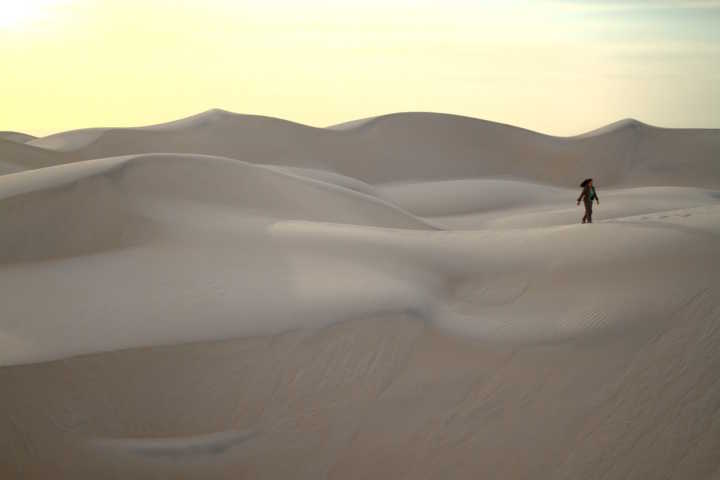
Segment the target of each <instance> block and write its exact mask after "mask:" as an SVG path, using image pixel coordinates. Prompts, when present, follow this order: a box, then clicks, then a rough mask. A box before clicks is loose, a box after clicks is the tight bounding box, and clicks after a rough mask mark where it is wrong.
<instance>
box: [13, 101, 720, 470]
mask: <svg viewBox="0 0 720 480" xmlns="http://www.w3.org/2000/svg"><path fill="white" fill-rule="evenodd" d="M718 138H720V137H718V133H717V131H701V130H665V129H658V128H655V127H651V126H648V125H644V124H642V123H640V122H637V121H632V120H627V121H621V122H619V123H617V124H613V125H610V126H608V127H606V128H604V129H601V130H599V131H594V132H589V133H588V134H586V135H582V136H578V137H572V138H556V137H549V136H545V135H540V134H537V133H534V132H528V131H525V130H521V129H516V128H513V127H509V126H506V125H499V124H493V123H491V122H483V121H480V120H475V119H468V118H464V117H455V116H448V115H437V114H398V115H390V116H385V117H377V118H372V119H366V120H363V121H358V122H354V123H352V124H349V125H341V126H337V127H332V128H329V129H315V128H310V127H306V126H302V125H297V124H293V123H290V122H285V121H281V120H277V119H269V118H265V117H255V116H241V115H235V114H231V113H229V112H224V111H217V110H216V111H211V112H206V113H204V114H201V115H197V116H194V117H190V118H187V119H183V120H180V121H177V122H171V123H168V124H163V125H156V126H151V127H143V128H136V129H90V130H84V131H76V132H68V133H62V134H58V135H54V136H50V137H46V138H42V139H36V140H30V141H29V142H28V143H27V144H24V143H18V142H17V141H13V142H12V146H11V147H7V148H6V146H7V145H10V144H11V143H10V142H9V141H7V143H1V142H0V168H1V167H2V165H10V164H12V168H13V169H14V170H12V171H13V172H17V171H18V170H22V171H19V172H17V173H12V174H8V175H2V176H0V228H1V230H2V231H1V233H0V305H2V307H1V308H0V478H2V479H5V478H9V479H14V478H22V479H46V478H73V479H84V478H88V479H90V478H106V477H107V476H108V475H114V476H116V477H118V478H138V479H156V478H198V479H212V478H219V479H220V478H222V479H224V478H227V479H230V478H307V479H316V478H330V479H348V478H349V479H353V478H412V479H434V478H459V479H465V478H467V479H475V478H507V479H538V478H548V479H549V478H552V479H576V478H588V479H594V478H597V479H621V478H622V479H627V478H638V479H644V478H677V479H686V478H693V479H713V478H715V477H716V476H717V473H718V471H720V457H718V455H717V452H718V451H720V450H719V449H720V427H718V422H717V421H715V420H714V419H715V418H716V417H717V410H718V406H720V387H719V386H718V382H717V372H718V371H719V368H720V328H718V327H719V326H720V290H718V285H720V269H718V268H717V265H720V241H718V239H720V194H719V193H718V190H717V188H718V184H719V183H720V182H719V181H718V179H720V173H719V171H718V164H717V162H716V161H715V160H713V159H716V158H717V154H718V152H719V151H720V145H719V144H718ZM0 140H2V139H0ZM12 149H14V150H12ZM3 152H20V156H19V157H12V158H10V156H8V155H5V156H3ZM26 154H27V156H26ZM31 155H39V156H38V159H39V160H42V161H45V160H47V159H50V160H51V161H52V162H54V163H61V164H60V165H56V166H52V167H50V168H38V167H40V166H42V167H44V166H46V165H45V164H43V165H40V163H32V162H34V161H35V160H33V158H35V157H32V156H31ZM8 159H10V160H11V161H10V160H8ZM18 159H19V160H18ZM3 162H5V163H3ZM0 173H2V172H0ZM588 175H592V176H593V177H595V178H596V179H598V184H599V185H598V187H599V195H600V197H601V202H602V203H601V205H600V206H599V207H597V208H596V211H595V222H596V223H595V224H593V225H580V224H579V220H580V217H581V216H582V208H581V207H576V205H575V199H576V197H577V195H578V194H579V191H578V189H577V188H575V186H576V183H577V180H578V179H579V178H584V177H585V176H588ZM610 185H614V186H615V187H621V188H606V187H609V186H610Z"/></svg>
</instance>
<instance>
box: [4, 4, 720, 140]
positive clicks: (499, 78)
mask: <svg viewBox="0 0 720 480" xmlns="http://www.w3.org/2000/svg"><path fill="white" fill-rule="evenodd" d="M0 58H2V63H1V65H2V67H1V68H2V70H1V71H0V130H14V131H23V132H26V133H31V134H34V135H47V134H50V133H54V132H58V131H64V130H70V129H76V128H84V127H101V126H102V127H120V126H140V125H148V124H154V123H160V122H165V121H171V120H175V119H178V118H181V117H185V116H188V115H192V114H196V113H199V112H202V111H205V110H208V109H211V108H222V109H225V110H230V111H234V112H238V113H249V114H260V115H268V116H273V117H280V118H285V119H288V120H292V121H296V122H300V123H305V124H308V125H313V126H319V127H324V126H329V125H333V124H337V123H341V122H345V121H349V120H354V119H358V118H364V117H369V116H375V115H381V114H385V113H392V112H401V111H433V112H445V113H453V114H460V115H467V116H472V117H478V118H483V119H486V120H492V121H497V122H502V123H508V124H512V125H516V126H520V127H524V128H529V129H532V130H536V131H540V132H543V133H548V134H553V135H574V134H578V133H582V132H585V131H588V130H592V129H595V128H598V127H600V126H603V125H605V124H608V123H611V122H614V121H616V120H619V119H622V118H628V117H632V118H636V119H639V120H641V121H643V122H646V123H650V124H653V125H658V126H664V127H695V128H720V0H697V1H695V0H622V1H621V0H605V1H603V0H587V1H583V0H576V1H572V0H535V1H531V0H525V1H520V0H472V1H471V0H444V1H438V0H435V1H430V0H415V1H410V0H333V1H331V0H295V1H291V0H262V1H254V0H253V1H251V0H22V1H18V0H0Z"/></svg>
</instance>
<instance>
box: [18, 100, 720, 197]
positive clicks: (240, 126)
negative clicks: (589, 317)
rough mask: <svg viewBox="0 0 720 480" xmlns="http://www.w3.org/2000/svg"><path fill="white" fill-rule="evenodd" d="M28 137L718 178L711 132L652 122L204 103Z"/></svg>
mask: <svg viewBox="0 0 720 480" xmlns="http://www.w3.org/2000/svg"><path fill="white" fill-rule="evenodd" d="M29 144H30V145H33V146H37V147H42V148H45V149H49V150H53V151H55V152H56V154H57V155H56V158H57V162H58V163H63V162H67V161H77V160H84V159H93V158H103V157H110V156H120V155H130V154H139V153H195V154H206V155H216V156H223V157H228V158H236V159H239V160H243V161H247V162H252V163H263V164H274V165H287V166H293V167H304V168H314V169H323V170H329V171H333V172H336V173H339V174H342V175H346V176H349V177H353V178H356V179H359V180H362V181H365V182H367V183H372V184H375V183H384V182H402V181H409V180H448V179H460V178H469V177H486V176H498V175H501V176H512V177H515V178H519V179H525V180H531V181H536V182H541V183H548V184H553V185H558V186H566V187H574V186H575V184H576V183H577V179H578V178H580V177H583V178H584V177H585V176H588V175H591V176H595V177H597V178H598V180H599V181H601V182H602V184H603V185H605V186H650V185H676V186H702V187H708V188H716V187H718V186H720V167H719V166H718V162H717V161H716V159H717V156H718V152H719V151H720V131H718V130H682V129H662V128H656V127H651V126H649V125H645V124H643V123H640V122H638V121H635V120H623V121H620V122H618V123H615V124H612V125H609V126H607V127H604V128H601V129H599V130H596V131H594V132H590V133H588V134H585V135H580V136H576V137H567V138H564V137H552V136H548V135H542V134H539V133H535V132H531V131H528V130H524V129H520V128H516V127H512V126H509V125H503V124H498V123H493V122H488V121H484V120H478V119H474V118H468V117H459V116H454V115H445V114H437V113H399V114H392V115H385V116H382V117H376V118H371V119H364V120H359V121H356V122H350V123H348V124H344V125H340V126H335V127H331V128H328V129H322V128H313V127H308V126H304V125H299V124H296V123H292V122H287V121H284V120H279V119H274V118H268V117H261V116H253V115H240V114H234V113H230V112H226V111H223V110H211V111H208V112H205V113H202V114H199V115H195V116H192V117H189V118H186V119H183V120H178V121H176V122H170V123H167V124H162V125H156V126H151V127H142V128H110V129H88V130H77V131H71V132H65V133H59V134H56V135H51V136H49V137H44V138H39V139H36V140H33V141H31V142H29Z"/></svg>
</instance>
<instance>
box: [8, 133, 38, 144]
mask: <svg viewBox="0 0 720 480" xmlns="http://www.w3.org/2000/svg"><path fill="white" fill-rule="evenodd" d="M35 138H37V137H33V136H32V135H28V134H27V133H20V132H0V139H3V140H10V141H11V142H16V143H27V142H29V141H30V140H34V139H35Z"/></svg>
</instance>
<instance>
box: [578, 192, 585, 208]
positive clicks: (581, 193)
mask: <svg viewBox="0 0 720 480" xmlns="http://www.w3.org/2000/svg"><path fill="white" fill-rule="evenodd" d="M584 196H585V189H584V188H583V189H582V192H580V196H579V197H578V199H577V203H578V205H580V200H582V198H583V197H584Z"/></svg>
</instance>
